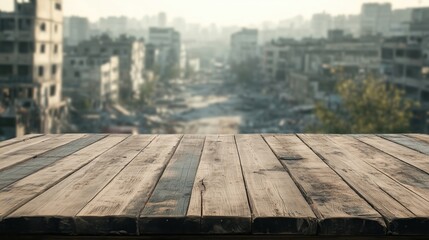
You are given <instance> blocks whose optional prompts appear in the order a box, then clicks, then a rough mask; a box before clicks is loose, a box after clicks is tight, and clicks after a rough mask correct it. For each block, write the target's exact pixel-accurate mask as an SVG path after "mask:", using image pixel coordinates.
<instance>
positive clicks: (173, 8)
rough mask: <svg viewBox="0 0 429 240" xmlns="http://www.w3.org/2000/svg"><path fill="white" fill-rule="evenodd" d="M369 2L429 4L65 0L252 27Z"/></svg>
mask: <svg viewBox="0 0 429 240" xmlns="http://www.w3.org/2000/svg"><path fill="white" fill-rule="evenodd" d="M365 2H379V3H383V2H390V3H391V4H392V6H393V8H394V9H400V8H409V7H429V0H391V1H385V0H384V1H383V0H380V1H379V0H374V1H368V0H311V1H310V0H302V1H296V0H64V8H63V9H64V14H65V15H66V16H71V15H76V16H83V17H88V18H89V19H90V20H91V21H96V20H97V19H99V18H100V17H107V16H122V15H123V16H127V17H131V18H138V19H141V18H143V16H146V15H156V14H158V13H159V12H165V13H167V16H168V20H169V21H171V20H172V19H173V18H175V17H182V18H184V19H186V21H187V22H192V23H200V24H205V25H207V24H212V23H215V24H217V25H218V26H225V25H241V26H248V25H251V24H258V23H262V22H266V21H269V22H278V21H280V20H284V19H288V18H292V17H295V16H298V15H302V16H304V17H306V18H307V19H308V18H310V17H311V15H313V14H314V13H320V12H326V13H330V14H333V15H339V14H347V15H348V14H358V13H359V12H360V9H361V5H362V4H363V3H365ZM12 6H13V0H1V1H0V9H1V10H11V9H12Z"/></svg>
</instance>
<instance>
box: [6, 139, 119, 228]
mask: <svg viewBox="0 0 429 240" xmlns="http://www.w3.org/2000/svg"><path fill="white" fill-rule="evenodd" d="M124 139H125V136H123V135H115V136H108V137H107V138H104V139H102V140H100V141H98V142H96V143H94V144H92V145H91V146H88V147H86V148H84V149H82V150H80V151H78V152H76V153H74V154H73V155H70V156H68V157H65V158H63V159H61V160H59V161H58V162H56V163H54V164H53V165H51V166H48V167H46V168H44V169H42V170H40V171H38V172H36V173H34V174H32V175H30V176H28V177H25V178H23V179H21V180H19V181H17V182H15V183H14V184H12V185H10V186H8V187H6V188H4V189H2V190H0V206H2V207H1V208H0V220H2V219H3V218H4V217H5V216H7V215H9V214H10V213H12V212H13V211H15V210H16V209H18V208H19V207H20V206H22V205H24V204H25V203H27V202H28V201H30V200H31V199H33V198H35V197H36V196H38V195H39V194H41V193H43V192H44V191H46V190H47V189H49V188H50V187H52V186H54V185H55V184H57V183H58V182H60V181H62V180H63V179H65V178H66V177H68V176H69V175H70V174H72V173H73V172H75V171H76V170H78V169H80V168H81V167H83V166H85V165H86V164H88V163H89V162H91V161H92V160H94V159H95V158H96V157H98V156H99V155H101V154H102V153H104V152H105V151H107V150H109V149H110V148H111V147H113V146H115V145H116V144H118V143H119V142H121V141H123V140H124Z"/></svg>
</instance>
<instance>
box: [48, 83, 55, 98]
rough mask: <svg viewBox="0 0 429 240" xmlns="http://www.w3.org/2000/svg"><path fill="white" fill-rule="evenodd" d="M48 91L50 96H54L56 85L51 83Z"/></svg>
mask: <svg viewBox="0 0 429 240" xmlns="http://www.w3.org/2000/svg"><path fill="white" fill-rule="evenodd" d="M49 93H50V95H51V97H52V96H55V94H56V93H57V86H55V85H52V86H51V87H50V90H49Z"/></svg>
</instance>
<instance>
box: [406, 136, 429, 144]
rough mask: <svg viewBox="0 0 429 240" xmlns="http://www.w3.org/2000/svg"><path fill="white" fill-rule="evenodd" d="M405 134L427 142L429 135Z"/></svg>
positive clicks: (428, 141) (428, 142)
mask: <svg viewBox="0 0 429 240" xmlns="http://www.w3.org/2000/svg"><path fill="white" fill-rule="evenodd" d="M405 135H406V136H408V137H411V138H415V139H417V140H420V141H423V142H425V143H427V144H429V135H428V134H405Z"/></svg>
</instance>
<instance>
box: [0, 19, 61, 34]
mask: <svg viewBox="0 0 429 240" xmlns="http://www.w3.org/2000/svg"><path fill="white" fill-rule="evenodd" d="M32 26H33V21H32V20H31V19H25V18H23V19H17V20H15V19H14V18H2V19H0V32H2V31H14V30H16V29H17V27H18V29H17V30H20V31H30V30H31V29H32ZM38 28H39V30H40V31H41V32H46V31H47V24H46V23H45V22H42V23H40V24H39V26H38ZM58 29H59V26H58V24H54V32H55V33H58Z"/></svg>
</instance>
